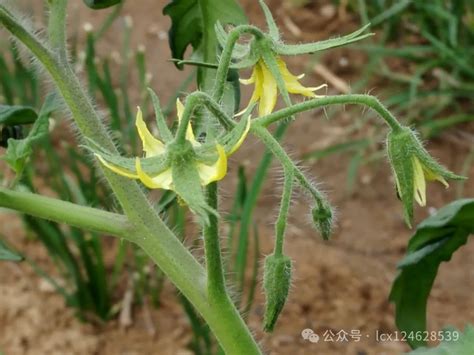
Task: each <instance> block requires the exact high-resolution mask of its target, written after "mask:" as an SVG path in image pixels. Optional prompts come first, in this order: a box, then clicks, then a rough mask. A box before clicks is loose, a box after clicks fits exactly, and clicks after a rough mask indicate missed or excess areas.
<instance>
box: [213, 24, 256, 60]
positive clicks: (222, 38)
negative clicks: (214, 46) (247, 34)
mask: <svg viewBox="0 0 474 355" xmlns="http://www.w3.org/2000/svg"><path fill="white" fill-rule="evenodd" d="M214 29H215V31H216V38H217V41H218V42H219V45H220V46H221V47H222V48H224V47H225V46H226V44H227V40H228V38H229V34H228V33H227V32H226V30H225V29H224V26H222V24H221V22H220V21H217V22H216V24H215V25H214ZM249 53H250V43H248V44H240V43H235V44H234V49H233V50H232V58H234V59H242V58H244V57H246V56H248V55H249Z"/></svg>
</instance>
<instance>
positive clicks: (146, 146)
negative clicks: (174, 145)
mask: <svg viewBox="0 0 474 355" xmlns="http://www.w3.org/2000/svg"><path fill="white" fill-rule="evenodd" d="M135 125H136V127H137V131H138V134H139V135H140V139H141V140H142V144H143V150H144V151H145V156H146V157H153V156H156V155H160V154H163V153H164V151H165V146H164V144H163V143H162V142H161V141H160V140H158V139H156V138H155V137H153V135H152V134H151V133H150V131H149V130H148V128H147V126H146V124H145V121H143V114H142V110H140V107H138V111H137V118H136V121H135Z"/></svg>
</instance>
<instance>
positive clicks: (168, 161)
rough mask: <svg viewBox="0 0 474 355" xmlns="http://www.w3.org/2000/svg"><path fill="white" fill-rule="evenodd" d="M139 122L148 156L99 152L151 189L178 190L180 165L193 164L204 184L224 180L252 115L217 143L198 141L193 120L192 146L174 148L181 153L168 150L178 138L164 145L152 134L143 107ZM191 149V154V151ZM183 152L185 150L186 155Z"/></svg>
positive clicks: (110, 166)
mask: <svg viewBox="0 0 474 355" xmlns="http://www.w3.org/2000/svg"><path fill="white" fill-rule="evenodd" d="M176 108H177V115H178V120H179V121H180V122H181V117H182V114H183V111H184V106H183V104H182V103H181V102H180V101H179V100H177V102H176ZM244 124H245V126H244ZM135 125H136V127H137V131H138V135H139V136H140V139H141V141H142V145H143V151H144V155H145V157H144V158H139V157H136V158H134V159H129V158H121V157H119V158H117V157H114V156H111V155H109V154H106V153H105V152H102V153H96V154H95V155H96V156H97V158H98V159H99V161H100V162H101V163H102V164H103V165H104V166H106V167H107V168H108V169H110V170H112V171H113V172H115V173H117V174H119V175H122V176H125V177H127V178H130V179H137V180H140V181H141V182H142V183H143V184H144V185H145V186H147V187H148V188H150V189H166V190H175V184H174V177H173V167H176V166H177V165H179V164H181V165H186V167H188V166H189V164H192V165H193V167H194V168H195V169H196V171H197V174H198V176H199V180H200V184H201V185H202V186H205V185H208V184H210V183H211V182H214V181H219V180H221V179H223V178H224V176H225V175H226V173H227V157H228V156H230V155H231V154H232V153H234V152H235V151H236V150H237V149H238V148H239V147H240V145H241V144H242V142H243V141H244V139H245V137H246V135H247V133H248V131H249V129H250V117H248V119H247V120H246V122H242V124H241V125H240V129H239V131H238V132H237V133H238V134H239V136H237V137H236V136H235V135H231V134H229V135H227V136H224V138H223V141H224V143H223V144H220V143H219V142H218V143H216V144H215V145H214V144H212V145H209V144H207V145H205V144H202V143H200V142H198V141H197V140H196V138H195V136H194V132H193V128H192V126H191V123H189V124H188V127H187V129H186V141H187V142H188V144H189V145H190V147H191V149H188V147H175V148H174V150H173V151H176V152H178V153H177V154H176V153H174V154H173V153H171V151H170V149H168V148H169V146H168V144H169V145H173V144H175V143H174V141H171V142H169V143H167V144H164V143H163V142H162V141H160V140H159V139H157V138H155V137H154V136H153V135H152V134H151V133H150V131H149V130H148V128H147V126H146V124H145V121H144V120H143V114H142V111H141V110H140V108H138V112H137V116H136V123H135ZM236 127H237V126H236ZM231 133H232V132H231ZM190 150H191V151H192V152H191V153H189V152H190ZM180 152H182V153H183V154H182V156H181V155H180ZM180 168H182V166H180ZM177 170H178V169H177ZM175 173H176V172H175Z"/></svg>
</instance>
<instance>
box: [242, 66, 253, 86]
mask: <svg viewBox="0 0 474 355" xmlns="http://www.w3.org/2000/svg"><path fill="white" fill-rule="evenodd" d="M256 68H257V66H254V67H253V70H252V75H250V78H248V79H239V81H240V83H241V84H242V85H250V84H253V83H255V78H256V76H257V74H256V70H257V69H256Z"/></svg>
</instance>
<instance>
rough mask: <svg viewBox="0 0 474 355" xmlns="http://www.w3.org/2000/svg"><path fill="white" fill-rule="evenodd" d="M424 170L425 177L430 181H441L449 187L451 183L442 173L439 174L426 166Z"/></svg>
mask: <svg viewBox="0 0 474 355" xmlns="http://www.w3.org/2000/svg"><path fill="white" fill-rule="evenodd" d="M423 171H424V172H425V177H426V180H428V181H439V182H440V183H442V184H443V185H444V186H445V187H446V188H448V187H449V184H448V182H447V181H446V180H445V179H444V177H442V176H441V175H438V174H436V173H434V172H432V171H431V170H430V169H428V168H426V167H423Z"/></svg>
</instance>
